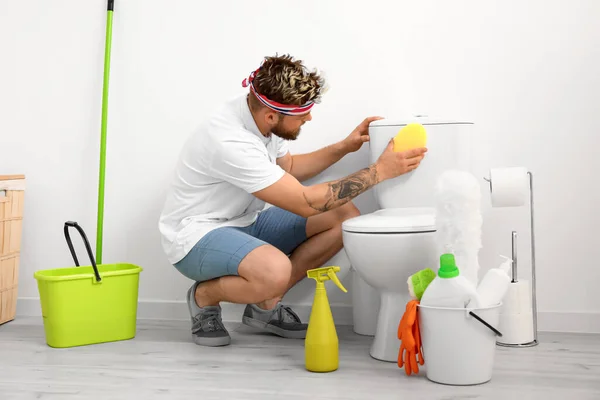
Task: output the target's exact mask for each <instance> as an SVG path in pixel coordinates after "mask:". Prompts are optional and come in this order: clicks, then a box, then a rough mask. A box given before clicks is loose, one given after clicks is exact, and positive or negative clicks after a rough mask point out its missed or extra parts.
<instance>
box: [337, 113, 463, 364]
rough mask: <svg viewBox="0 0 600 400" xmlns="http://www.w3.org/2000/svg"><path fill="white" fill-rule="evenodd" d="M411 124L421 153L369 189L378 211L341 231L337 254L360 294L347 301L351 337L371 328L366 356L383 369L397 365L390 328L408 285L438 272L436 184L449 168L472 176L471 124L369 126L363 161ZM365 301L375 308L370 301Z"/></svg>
mask: <svg viewBox="0 0 600 400" xmlns="http://www.w3.org/2000/svg"><path fill="white" fill-rule="evenodd" d="M414 122H417V123H420V124H422V125H423V126H424V127H425V130H426V131H427V149H428V152H427V154H426V156H425V158H424V159H423V161H422V162H421V165H420V166H419V168H417V169H416V170H414V171H412V172H410V173H408V174H405V175H402V176H399V177H397V178H394V179H391V180H387V181H385V182H382V183H380V184H379V185H377V186H375V187H374V188H373V189H372V190H373V191H374V195H375V198H376V200H377V205H378V210H377V211H375V212H372V213H369V214H365V215H361V216H358V217H355V218H352V219H349V220H347V221H345V222H344V223H343V224H342V235H343V241H344V250H345V251H346V254H347V255H348V258H349V260H350V264H351V265H352V269H353V272H354V276H353V279H355V280H357V281H355V282H356V283H355V284H354V285H353V286H354V287H360V288H361V290H360V291H358V292H357V293H353V294H352V302H353V307H355V310H354V324H355V332H357V331H360V332H362V333H364V334H368V333H369V329H368V326H367V324H366V323H365V321H376V322H375V325H376V326H375V327H373V330H374V332H373V333H374V337H373V342H372V344H371V348H370V351H369V353H370V355H371V357H373V358H375V359H377V360H381V361H388V362H397V360H398V351H399V349H400V340H399V339H398V324H399V323H400V320H401V318H402V315H403V314H404V311H405V308H406V303H407V302H408V301H409V300H410V297H409V293H408V286H407V280H408V278H409V277H410V276H411V275H412V274H414V273H415V272H417V271H419V270H421V269H423V268H431V269H433V270H434V271H437V268H438V260H439V255H440V252H439V251H438V248H437V245H436V240H435V233H436V228H435V197H434V193H435V185H436V183H437V179H438V177H439V176H440V175H441V174H442V172H444V171H446V170H449V169H458V170H466V171H471V169H472V164H471V159H472V155H471V140H470V135H471V133H472V130H473V124H472V123H471V122H462V121H453V120H441V119H433V118H428V117H415V118H408V119H403V120H388V119H383V120H378V121H375V122H373V123H371V125H370V126H369V136H370V142H369V162H370V163H374V162H376V161H377V159H378V158H379V156H380V155H381V153H382V152H383V151H384V150H385V148H386V146H387V145H388V143H389V141H390V140H391V139H392V138H393V137H394V136H396V134H397V133H398V131H399V130H400V129H402V127H404V126H405V125H407V124H408V123H414ZM369 288H370V289H371V290H369ZM373 294H376V295H377V296H379V302H374V301H373V298H372V297H373ZM367 305H371V306H370V307H369V306H367ZM375 316H376V319H375ZM371 325H373V322H371ZM357 327H358V328H357ZM360 332H357V333H360Z"/></svg>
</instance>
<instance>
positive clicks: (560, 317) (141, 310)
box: [17, 297, 600, 333]
mask: <svg viewBox="0 0 600 400" xmlns="http://www.w3.org/2000/svg"><path fill="white" fill-rule="evenodd" d="M292 306H293V309H294V311H295V312H296V313H297V314H298V316H299V317H300V318H301V319H302V321H308V317H309V316H310V310H311V305H310V304H296V305H292ZM222 308H223V320H224V321H228V322H237V321H241V318H242V313H243V312H244V306H243V305H241V304H230V303H225V304H223V305H222ZM331 312H332V314H333V318H334V320H335V323H336V324H337V325H352V307H351V306H350V305H347V304H332V305H331ZM19 315H21V316H41V309H40V299H39V298H36V297H23V298H19V299H18V300H17V316H19ZM138 318H139V319H169V320H173V319H175V320H187V319H189V314H188V311H187V305H186V303H185V302H183V301H155V300H140V302H139V305H138ZM538 330H539V331H540V332H569V333H600V313H578V312H572V313H565V312H540V313H538Z"/></svg>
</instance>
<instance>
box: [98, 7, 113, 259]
mask: <svg viewBox="0 0 600 400" xmlns="http://www.w3.org/2000/svg"><path fill="white" fill-rule="evenodd" d="M114 8H115V2H114V0H108V11H107V15H106V42H105V48H104V83H103V87H102V127H101V137H100V174H99V175H100V176H99V182H98V221H97V231H96V262H97V263H98V264H102V235H103V221H104V180H105V176H106V171H105V170H106V121H107V116H108V77H109V74H110V48H111V44H112V43H111V42H112V22H113V12H114Z"/></svg>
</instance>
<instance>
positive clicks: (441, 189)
mask: <svg viewBox="0 0 600 400" xmlns="http://www.w3.org/2000/svg"><path fill="white" fill-rule="evenodd" d="M435 195H436V220H435V221H436V229H437V232H436V241H437V245H438V248H439V251H440V253H451V254H454V257H455V259H456V263H457V266H458V268H459V270H460V273H461V275H463V276H464V277H465V278H467V279H469V281H471V283H473V285H475V286H477V283H478V273H479V261H478V253H479V249H480V248H481V225H482V217H481V188H480V185H479V182H478V181H477V178H475V176H473V174H471V173H469V172H465V171H458V170H450V171H446V172H444V173H443V174H441V175H440V177H439V179H438V181H437V184H436V193H435Z"/></svg>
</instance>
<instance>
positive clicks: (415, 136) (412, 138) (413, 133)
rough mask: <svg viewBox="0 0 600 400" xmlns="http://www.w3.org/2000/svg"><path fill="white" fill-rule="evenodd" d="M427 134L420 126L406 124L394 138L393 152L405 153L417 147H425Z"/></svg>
mask: <svg viewBox="0 0 600 400" xmlns="http://www.w3.org/2000/svg"><path fill="white" fill-rule="evenodd" d="M426 144H427V132H425V128H424V127H423V125H421V124H416V123H414V124H408V125H406V126H405V127H403V128H402V129H400V132H398V134H397V135H396V136H395V137H394V151H406V150H410V149H414V148H417V147H425V145H426Z"/></svg>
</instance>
